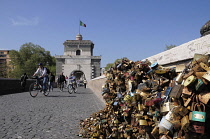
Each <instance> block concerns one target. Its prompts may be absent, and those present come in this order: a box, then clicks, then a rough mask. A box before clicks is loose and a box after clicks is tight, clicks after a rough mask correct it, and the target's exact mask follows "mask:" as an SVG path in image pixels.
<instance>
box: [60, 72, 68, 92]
mask: <svg viewBox="0 0 210 139" xmlns="http://www.w3.org/2000/svg"><path fill="white" fill-rule="evenodd" d="M64 82H65V83H66V78H65V76H64V75H63V72H61V74H60V75H59V77H58V84H59V86H60V91H61V92H62V91H63V87H64Z"/></svg>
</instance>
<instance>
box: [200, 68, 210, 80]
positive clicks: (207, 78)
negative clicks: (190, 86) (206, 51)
mask: <svg viewBox="0 0 210 139" xmlns="http://www.w3.org/2000/svg"><path fill="white" fill-rule="evenodd" d="M202 77H203V78H204V79H206V80H208V81H209V82H210V70H208V71H207V72H206V73H205V74H204V75H203V76H202Z"/></svg>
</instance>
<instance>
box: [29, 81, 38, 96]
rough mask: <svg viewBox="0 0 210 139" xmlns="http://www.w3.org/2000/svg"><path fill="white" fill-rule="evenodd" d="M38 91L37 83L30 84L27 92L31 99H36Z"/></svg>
mask: <svg viewBox="0 0 210 139" xmlns="http://www.w3.org/2000/svg"><path fill="white" fill-rule="evenodd" d="M39 91H40V87H39V86H38V85H37V83H32V84H31V85H30V87H29V92H30V95H31V96H32V97H36V96H37V95H38V93H39Z"/></svg>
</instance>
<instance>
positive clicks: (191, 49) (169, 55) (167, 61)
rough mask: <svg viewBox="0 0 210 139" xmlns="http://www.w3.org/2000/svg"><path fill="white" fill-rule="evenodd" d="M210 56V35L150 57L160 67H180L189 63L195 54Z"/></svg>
mask: <svg viewBox="0 0 210 139" xmlns="http://www.w3.org/2000/svg"><path fill="white" fill-rule="evenodd" d="M196 53H197V54H210V34H209V35H206V36H203V37H201V38H198V39H195V40H192V41H189V42H187V43H184V44H182V45H179V46H177V47H174V48H172V49H169V50H167V51H164V52H161V53H159V54H156V55H154V56H151V57H148V58H146V59H148V60H149V61H151V62H152V63H153V62H158V63H159V64H160V65H169V66H172V65H178V64H181V63H184V61H186V63H187V62H189V60H191V59H192V58H193V57H194V55H195V54H196Z"/></svg>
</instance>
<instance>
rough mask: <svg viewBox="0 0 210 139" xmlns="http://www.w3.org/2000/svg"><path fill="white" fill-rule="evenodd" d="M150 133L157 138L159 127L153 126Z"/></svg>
mask: <svg viewBox="0 0 210 139" xmlns="http://www.w3.org/2000/svg"><path fill="white" fill-rule="evenodd" d="M151 135H152V136H153V137H154V138H155V139H158V138H159V127H158V126H155V127H154V128H153V130H152V132H151Z"/></svg>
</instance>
